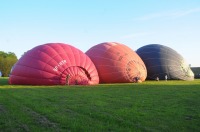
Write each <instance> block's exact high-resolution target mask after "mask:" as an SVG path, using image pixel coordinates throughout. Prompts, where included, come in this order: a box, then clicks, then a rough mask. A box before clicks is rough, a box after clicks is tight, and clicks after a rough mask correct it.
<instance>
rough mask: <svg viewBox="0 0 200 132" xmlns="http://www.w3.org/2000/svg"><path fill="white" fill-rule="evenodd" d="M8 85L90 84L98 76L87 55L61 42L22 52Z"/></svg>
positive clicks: (94, 82) (95, 82) (96, 81)
mask: <svg viewBox="0 0 200 132" xmlns="http://www.w3.org/2000/svg"><path fill="white" fill-rule="evenodd" d="M9 83H10V84H22V85H24V84H26V85H65V84H68V85H90V84H98V83H99V77H98V73H97V70H96V67H95V65H94V64H93V62H92V61H91V60H90V58H89V57H88V56H87V55H86V54H85V53H83V52H82V51H80V50H79V49H77V48H75V47H73V46H71V45H68V44H63V43H48V44H44V45H39V46H37V47H35V48H33V49H31V50H29V51H28V52H26V53H25V54H24V55H23V56H22V57H21V58H20V59H19V61H18V62H17V63H16V64H15V65H14V67H13V69H12V72H11V74H10V78H9Z"/></svg>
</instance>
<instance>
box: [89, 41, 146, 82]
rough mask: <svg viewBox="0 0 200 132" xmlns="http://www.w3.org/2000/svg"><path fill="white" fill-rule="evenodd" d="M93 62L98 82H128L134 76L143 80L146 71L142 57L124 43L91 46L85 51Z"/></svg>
mask: <svg viewBox="0 0 200 132" xmlns="http://www.w3.org/2000/svg"><path fill="white" fill-rule="evenodd" d="M86 55H88V56H89V57H90V58H91V60H92V61H93V62H94V64H95V66H96V68H97V71H98V74H99V79H100V83H128V82H133V81H134V78H135V77H139V79H140V80H141V81H145V79H146V76H147V71H146V67H145V64H144V63H143V61H142V59H141V58H140V57H139V56H138V55H137V53H136V52H135V51H133V50H132V49H130V48H129V47H127V46H126V45H124V44H120V43H115V42H106V43H101V44H98V45H95V46H93V47H91V48H90V49H89V50H88V51H87V52H86Z"/></svg>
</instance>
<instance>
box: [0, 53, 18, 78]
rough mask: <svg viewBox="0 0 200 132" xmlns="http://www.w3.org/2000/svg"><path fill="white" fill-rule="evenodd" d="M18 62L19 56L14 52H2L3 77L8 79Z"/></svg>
mask: <svg viewBox="0 0 200 132" xmlns="http://www.w3.org/2000/svg"><path fill="white" fill-rule="evenodd" d="M17 61H18V59H17V56H16V55H15V53H13V52H8V53H6V52H3V51H0V71H1V72H2V76H3V77H8V76H9V74H10V71H11V69H12V67H13V66H14V64H15V63H16V62H17Z"/></svg>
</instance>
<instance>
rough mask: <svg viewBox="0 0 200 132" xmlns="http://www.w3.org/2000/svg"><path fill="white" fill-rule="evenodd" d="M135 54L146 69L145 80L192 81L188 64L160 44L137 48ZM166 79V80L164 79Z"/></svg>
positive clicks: (177, 54) (178, 55)
mask: <svg viewBox="0 0 200 132" xmlns="http://www.w3.org/2000/svg"><path fill="white" fill-rule="evenodd" d="M136 52H137V54H138V55H139V56H140V57H141V58H142V60H143V61H144V63H145V65H146V68H147V79H150V80H153V79H156V78H157V77H158V78H159V79H160V80H164V79H173V80H194V73H193V72H192V70H191V69H190V66H189V64H187V63H186V61H185V60H184V58H183V57H182V56H181V55H180V54H179V53H177V52H176V51H175V50H173V49H171V48H169V47H167V46H164V45H160V44H149V45H146V46H143V47H141V48H139V49H138V50H137V51H136ZM165 77H167V78H165Z"/></svg>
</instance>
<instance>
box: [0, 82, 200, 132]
mask: <svg viewBox="0 0 200 132" xmlns="http://www.w3.org/2000/svg"><path fill="white" fill-rule="evenodd" d="M7 80H8V78H1V79H0V131H17V132H18V131H19V132H21V131H31V132H32V131H33V132H34V131H35V132H39V131H40V132H45V131H48V132H49V131H52V132H55V131H63V132H66V131H80V132H82V131H95V132H98V131H101V132H102V131H103V132H105V131H123V132H126V131H133V132H134V131H150V132H151V131H152V132H156V131H157V132H160V131H166V132H173V131H174V132H178V131H180V132H183V131H186V132H187V131H188V132H194V131H196V132H198V131H200V80H195V81H167V82H165V81H159V82H156V81H146V82H144V83H140V84H133V83H132V84H131V83H130V84H100V85H96V86H21V85H16V86H15V85H8V84H7Z"/></svg>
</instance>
